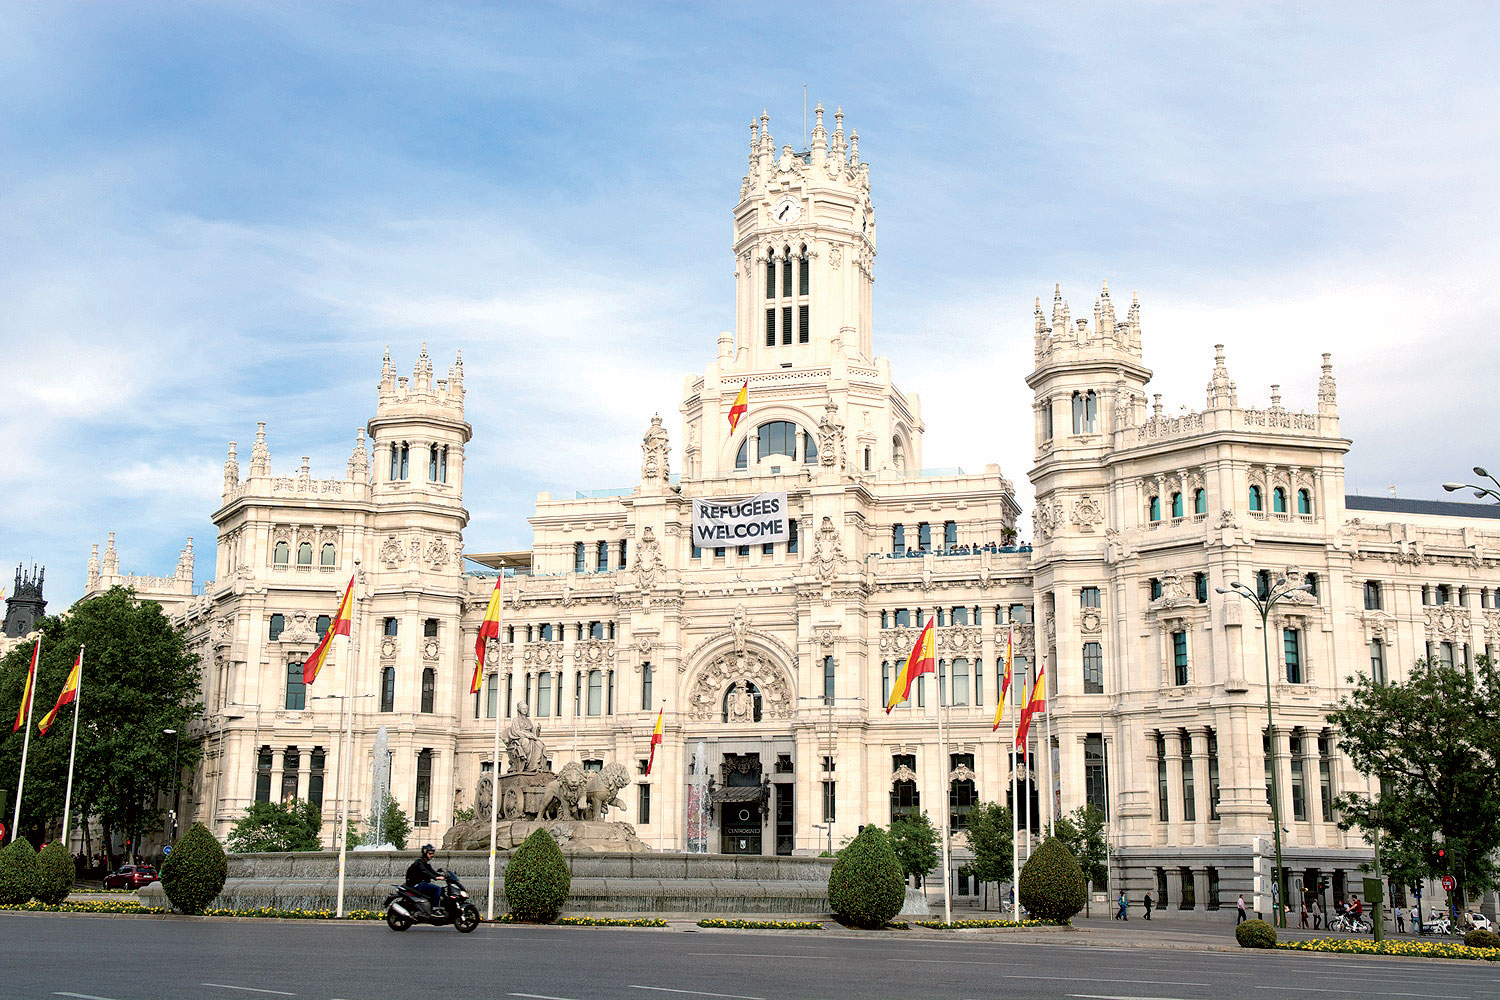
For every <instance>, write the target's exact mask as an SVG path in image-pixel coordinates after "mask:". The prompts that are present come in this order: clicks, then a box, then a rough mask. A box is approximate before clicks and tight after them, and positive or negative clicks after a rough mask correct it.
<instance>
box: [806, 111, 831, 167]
mask: <svg viewBox="0 0 1500 1000" xmlns="http://www.w3.org/2000/svg"><path fill="white" fill-rule="evenodd" d="M813 116H814V118H815V119H816V121H817V124H815V125H814V126H813V130H812V135H811V137H810V139H811V148H812V151H813V155H814V156H815V157H817V158H819V159H822V158H823V157H824V156H827V155H828V130H827V129H826V128H824V127H823V102H822V101H819V102H818V106H817V107H816V108H814V109H813Z"/></svg>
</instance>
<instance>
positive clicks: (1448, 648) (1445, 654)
mask: <svg viewBox="0 0 1500 1000" xmlns="http://www.w3.org/2000/svg"><path fill="white" fill-rule="evenodd" d="M1438 662H1439V663H1441V664H1442V665H1443V666H1445V667H1452V666H1453V665H1454V663H1455V662H1456V659H1455V657H1454V655H1453V643H1451V642H1440V643H1438Z"/></svg>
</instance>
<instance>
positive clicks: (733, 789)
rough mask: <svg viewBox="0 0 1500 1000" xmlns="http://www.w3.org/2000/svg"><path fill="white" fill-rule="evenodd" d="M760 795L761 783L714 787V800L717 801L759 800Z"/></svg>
mask: <svg viewBox="0 0 1500 1000" xmlns="http://www.w3.org/2000/svg"><path fill="white" fill-rule="evenodd" d="M760 796H761V789H760V786H759V785H727V786H725V787H723V788H715V789H714V794H713V800H714V801H715V802H759V801H760Z"/></svg>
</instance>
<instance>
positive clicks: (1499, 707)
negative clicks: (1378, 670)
mask: <svg viewBox="0 0 1500 1000" xmlns="http://www.w3.org/2000/svg"><path fill="white" fill-rule="evenodd" d="M1351 680H1353V679H1352V678H1351ZM1354 683H1355V688H1354V691H1353V692H1352V693H1351V694H1349V695H1346V696H1345V697H1344V698H1343V699H1342V700H1341V701H1340V702H1339V707H1338V708H1337V709H1335V710H1334V711H1333V712H1330V713H1329V715H1328V721H1329V722H1330V723H1332V724H1333V725H1334V726H1335V727H1336V728H1337V730H1338V733H1339V749H1340V750H1342V751H1343V752H1344V754H1345V755H1347V756H1348V758H1349V761H1350V763H1351V764H1352V765H1353V766H1354V768H1355V770H1357V771H1358V772H1359V773H1361V774H1363V775H1366V776H1368V777H1370V778H1371V779H1373V786H1374V788H1375V789H1376V791H1375V793H1374V794H1373V795H1367V794H1365V793H1363V792H1358V791H1355V792H1345V793H1344V794H1343V795H1340V796H1339V798H1338V808H1339V826H1340V827H1341V828H1342V829H1345V830H1348V829H1352V828H1354V827H1359V828H1360V829H1361V830H1362V831H1363V832H1364V834H1365V837H1366V839H1367V840H1373V831H1375V830H1377V829H1378V830H1379V831H1380V833H1381V835H1382V836H1381V842H1380V848H1381V851H1380V854H1381V861H1382V867H1383V869H1384V871H1385V873H1386V874H1389V875H1391V876H1393V877H1395V878H1399V879H1400V880H1401V881H1403V882H1415V881H1418V880H1419V879H1422V878H1429V877H1433V878H1435V877H1437V876H1441V875H1452V876H1453V877H1454V879H1456V880H1457V882H1458V889H1457V898H1458V899H1459V900H1460V901H1462V900H1464V899H1465V898H1467V896H1468V895H1469V894H1473V893H1479V892H1483V891H1485V890H1488V889H1493V888H1496V887H1497V885H1500V867H1497V864H1496V857H1497V854H1500V796H1497V795H1496V794H1495V775H1496V772H1497V768H1500V670H1497V669H1496V666H1495V664H1494V663H1493V662H1492V661H1491V660H1490V659H1489V658H1488V657H1484V656H1481V657H1479V658H1478V659H1477V662H1476V663H1475V664H1474V668H1473V669H1472V670H1469V669H1466V668H1464V667H1462V666H1455V667H1445V666H1443V665H1442V664H1441V663H1439V662H1438V661H1436V660H1430V659H1429V660H1418V661H1417V663H1416V664H1415V665H1414V666H1413V667H1412V670H1411V674H1410V675H1409V677H1408V678H1407V680H1406V681H1405V682H1404V683H1398V684H1396V683H1393V684H1377V683H1375V682H1374V681H1372V680H1371V679H1370V678H1368V677H1361V678H1359V679H1358V680H1357V681H1356V682H1354ZM1439 852H1441V854H1440V853H1439Z"/></svg>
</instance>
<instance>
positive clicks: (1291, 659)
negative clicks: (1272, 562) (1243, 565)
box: [1282, 628, 1451, 684]
mask: <svg viewBox="0 0 1500 1000" xmlns="http://www.w3.org/2000/svg"><path fill="white" fill-rule="evenodd" d="M1282 646H1283V648H1284V649H1285V650H1286V679H1287V683H1289V684H1301V683H1302V633H1301V632H1299V631H1297V630H1296V629H1294V628H1289V629H1285V630H1283V632H1282ZM1450 648H1451V647H1450Z"/></svg>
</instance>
